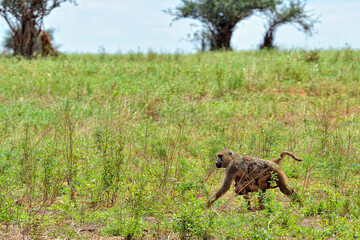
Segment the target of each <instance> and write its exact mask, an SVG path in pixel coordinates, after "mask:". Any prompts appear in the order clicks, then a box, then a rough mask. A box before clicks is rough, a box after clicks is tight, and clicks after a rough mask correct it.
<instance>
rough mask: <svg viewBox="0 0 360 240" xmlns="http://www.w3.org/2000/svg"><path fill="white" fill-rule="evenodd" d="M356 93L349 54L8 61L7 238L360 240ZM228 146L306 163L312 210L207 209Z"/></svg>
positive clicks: (3, 207)
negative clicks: (218, 157)
mask: <svg viewBox="0 0 360 240" xmlns="http://www.w3.org/2000/svg"><path fill="white" fill-rule="evenodd" d="M359 97H360V52H359V51H356V50H351V49H343V50H328V51H320V52H317V51H313V52H301V51H286V52H277V51H254V52H225V53H223V52H218V53H199V54H195V55H180V54H175V55H165V54H163V55H157V54H154V53H149V54H147V55H142V54H128V55H105V54H101V55H62V56H60V57H58V58H47V59H36V60H31V61H28V60H24V59H21V58H8V57H6V56H2V57H0V189H1V191H0V238H6V237H11V236H19V235H18V234H20V235H21V236H24V237H29V236H30V237H32V238H33V239H42V238H49V239H51V238H60V239H74V238H75V239H76V238H77V239H96V238H100V237H109V238H110V237H112V236H121V237H125V238H134V239H139V238H145V239H167V238H169V239H180V238H181V239H197V238H199V239H204V238H205V239H299V238H301V239H357V238H360V234H359V232H360V226H359V220H360V190H359V189H360V158H359V156H360V150H359V149H360V146H359V145H360V131H359V129H360V118H359V116H360V101H359ZM222 148H230V149H232V150H234V151H235V152H239V153H244V154H250V155H253V156H256V157H261V158H266V159H272V158H275V157H277V156H278V154H279V153H280V152H281V151H283V150H287V151H291V152H294V153H295V154H296V155H297V156H299V157H301V158H303V159H304V161H303V162H300V163H299V162H295V161H293V160H291V159H290V158H288V159H286V160H285V161H284V162H283V163H282V168H283V170H284V171H285V173H286V174H287V176H288V178H289V182H290V185H291V187H292V188H293V189H295V191H296V192H297V193H299V195H300V196H301V197H302V198H303V200H304V201H303V203H302V204H297V203H292V202H291V201H290V200H289V199H288V198H287V197H285V196H284V195H282V194H281V193H280V192H279V190H271V191H268V192H267V194H266V196H267V198H266V209H265V210H264V211H259V212H255V213H253V212H248V211H247V210H246V201H245V200H244V199H242V198H241V197H237V198H235V199H233V198H232V195H233V191H232V190H231V191H229V193H228V194H227V195H226V196H224V197H222V198H221V199H219V200H218V201H217V202H216V203H215V204H214V206H213V207H212V208H210V209H206V208H205V207H204V206H205V202H206V200H207V199H208V198H210V197H211V196H212V195H213V194H214V193H215V191H216V190H217V189H218V188H219V187H220V185H221V181H222V178H223V174H224V171H223V170H215V171H213V172H212V170H213V169H214V161H215V157H214V156H215V154H216V152H217V151H218V150H220V149H222ZM209 172H212V174H210V177H207V176H208V173H209ZM253 197H254V198H255V197H256V194H253Z"/></svg>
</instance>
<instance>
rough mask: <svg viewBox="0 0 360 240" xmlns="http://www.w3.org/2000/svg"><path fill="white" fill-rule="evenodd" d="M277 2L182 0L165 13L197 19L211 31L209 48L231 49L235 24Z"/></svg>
mask: <svg viewBox="0 0 360 240" xmlns="http://www.w3.org/2000/svg"><path fill="white" fill-rule="evenodd" d="M276 4H278V1H276V0H182V1H181V4H180V5H179V6H177V7H176V8H175V11H172V10H168V11H166V12H167V13H169V14H171V15H173V16H175V18H174V20H179V19H181V18H191V19H196V20H199V21H200V22H201V23H202V24H203V25H204V27H205V28H206V29H207V30H208V31H209V32H210V33H211V38H212V39H211V40H212V41H211V46H210V49H211V50H216V49H222V48H225V49H231V46H230V40H231V36H232V33H233V31H234V29H235V26H236V24H237V23H238V22H240V21H241V20H243V19H245V18H247V17H249V16H251V15H252V14H254V13H255V11H264V10H266V9H268V8H270V7H275V6H276Z"/></svg>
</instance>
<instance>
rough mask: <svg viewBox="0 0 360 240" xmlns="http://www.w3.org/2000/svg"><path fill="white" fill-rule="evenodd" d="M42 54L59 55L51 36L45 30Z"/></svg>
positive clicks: (42, 33)
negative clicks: (52, 43)
mask: <svg viewBox="0 0 360 240" xmlns="http://www.w3.org/2000/svg"><path fill="white" fill-rule="evenodd" d="M40 40H41V56H43V57H47V56H57V55H58V54H57V52H56V51H55V49H54V48H53V46H52V45H51V42H50V37H49V35H48V34H47V33H46V32H45V31H41V36H40Z"/></svg>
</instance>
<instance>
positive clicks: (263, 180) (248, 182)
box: [207, 149, 302, 210]
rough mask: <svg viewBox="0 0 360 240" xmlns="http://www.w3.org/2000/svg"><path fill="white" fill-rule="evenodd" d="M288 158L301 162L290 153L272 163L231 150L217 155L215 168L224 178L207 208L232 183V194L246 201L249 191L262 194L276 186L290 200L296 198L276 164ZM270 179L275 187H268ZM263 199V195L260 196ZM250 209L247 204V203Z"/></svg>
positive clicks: (282, 153) (284, 153)
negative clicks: (223, 174)
mask: <svg viewBox="0 0 360 240" xmlns="http://www.w3.org/2000/svg"><path fill="white" fill-rule="evenodd" d="M286 155H289V156H291V157H292V158H293V159H295V160H297V161H302V160H301V159H299V158H297V157H295V156H294V154H292V153H290V152H285V151H284V152H281V154H280V157H279V158H278V159H275V160H273V161H268V160H264V159H259V158H254V157H251V156H247V155H239V154H234V153H233V152H232V151H230V150H227V149H223V150H221V151H220V152H219V153H218V154H217V161H216V167H218V168H226V170H225V178H224V181H223V184H222V186H221V188H220V189H219V190H218V191H217V192H216V194H215V195H214V197H213V198H211V199H210V200H209V201H208V203H207V206H208V207H210V206H211V205H212V204H213V203H214V202H215V201H216V200H217V199H218V198H220V197H221V196H222V195H223V194H224V193H225V192H227V191H228V190H229V188H230V186H231V183H232V181H235V192H236V193H237V194H239V195H244V197H245V199H249V198H248V193H249V192H257V191H259V190H261V191H262V193H265V191H266V189H270V188H274V187H279V188H280V191H281V192H282V193H283V194H285V195H287V196H290V197H293V198H295V197H296V193H295V192H294V191H293V190H292V189H291V188H290V187H289V185H288V180H287V177H286V175H285V173H284V172H283V171H282V170H281V168H280V166H279V164H280V162H281V160H282V159H283V157H285V156H286ZM272 178H274V179H275V181H274V185H272V184H271V182H272ZM262 196H263V194H262ZM262 200H263V199H262V197H260V199H259V204H260V209H263V208H264V206H263V203H262ZM248 204H249V209H250V210H252V209H251V206H250V201H248Z"/></svg>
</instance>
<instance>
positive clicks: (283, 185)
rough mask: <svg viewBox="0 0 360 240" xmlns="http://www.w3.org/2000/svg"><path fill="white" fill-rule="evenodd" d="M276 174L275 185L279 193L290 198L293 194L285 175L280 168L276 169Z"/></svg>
mask: <svg viewBox="0 0 360 240" xmlns="http://www.w3.org/2000/svg"><path fill="white" fill-rule="evenodd" d="M276 173H277V181H276V184H277V185H278V187H279V188H280V191H281V192H282V193H283V194H285V195H287V196H289V197H290V196H292V195H293V194H294V190H292V189H291V188H290V186H289V183H288V180H287V177H286V175H285V173H284V172H283V171H282V170H281V169H280V168H277V169H276Z"/></svg>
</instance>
